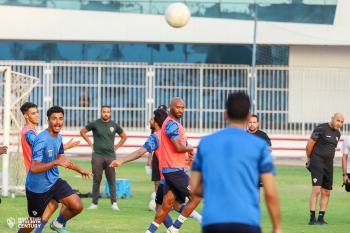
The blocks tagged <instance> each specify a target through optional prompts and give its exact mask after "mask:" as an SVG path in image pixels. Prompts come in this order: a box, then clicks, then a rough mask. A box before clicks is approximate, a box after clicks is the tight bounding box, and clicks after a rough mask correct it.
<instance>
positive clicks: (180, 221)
mask: <svg viewBox="0 0 350 233" xmlns="http://www.w3.org/2000/svg"><path fill="white" fill-rule="evenodd" d="M186 219H187V218H186V217H184V216H182V215H181V214H180V216H179V217H178V218H177V219H176V221H175V222H174V225H173V226H174V227H175V228H177V229H180V228H181V226H182V224H183V223H184V222H185V221H186Z"/></svg>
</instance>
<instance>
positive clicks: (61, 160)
mask: <svg viewBox="0 0 350 233" xmlns="http://www.w3.org/2000/svg"><path fill="white" fill-rule="evenodd" d="M56 165H57V166H61V167H64V168H68V167H70V166H72V165H73V164H72V162H71V161H70V160H68V159H66V158H65V157H63V156H60V157H58V158H57V160H56Z"/></svg>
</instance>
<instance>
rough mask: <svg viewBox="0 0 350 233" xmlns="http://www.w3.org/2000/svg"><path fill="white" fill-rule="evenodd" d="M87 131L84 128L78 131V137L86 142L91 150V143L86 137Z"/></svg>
mask: <svg viewBox="0 0 350 233" xmlns="http://www.w3.org/2000/svg"><path fill="white" fill-rule="evenodd" d="M87 132H88V130H87V129H86V128H85V127H84V128H82V129H81V130H80V136H81V137H82V138H83V139H84V140H85V141H86V143H87V144H88V145H89V146H90V147H91V149H92V150H93V149H94V146H93V145H92V142H91V140H90V138H89V136H88V135H87Z"/></svg>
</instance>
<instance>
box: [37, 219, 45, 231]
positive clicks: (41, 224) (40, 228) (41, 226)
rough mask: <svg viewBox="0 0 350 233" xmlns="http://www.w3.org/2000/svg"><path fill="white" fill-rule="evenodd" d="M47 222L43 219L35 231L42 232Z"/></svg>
mask: <svg viewBox="0 0 350 233" xmlns="http://www.w3.org/2000/svg"><path fill="white" fill-rule="evenodd" d="M46 223H47V221H45V220H41V221H40V224H39V226H38V227H37V228H35V233H41V232H42V231H43V230H44V227H45V224H46Z"/></svg>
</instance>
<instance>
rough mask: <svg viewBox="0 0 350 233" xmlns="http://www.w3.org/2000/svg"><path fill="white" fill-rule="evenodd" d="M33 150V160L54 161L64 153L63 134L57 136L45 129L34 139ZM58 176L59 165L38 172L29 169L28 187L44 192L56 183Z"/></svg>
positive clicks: (41, 161)
mask: <svg viewBox="0 0 350 233" xmlns="http://www.w3.org/2000/svg"><path fill="white" fill-rule="evenodd" d="M32 150H33V152H32V160H35V161H38V162H40V163H49V162H51V161H54V160H56V159H57V156H58V155H59V154H64V150H63V144H62V136H61V135H60V134H58V136H57V138H55V137H53V136H52V135H51V134H49V132H48V131H47V130H44V131H43V132H41V133H40V134H39V135H38V136H36V138H35V139H34V142H33V145H32ZM58 178H59V172H58V168H57V166H55V167H52V168H51V169H49V170H47V171H45V172H42V173H38V174H33V173H32V172H31V171H29V173H28V176H27V180H26V188H27V189H28V190H29V191H31V192H34V193H44V192H46V191H48V190H49V189H50V188H51V187H52V186H53V185H54V184H55V182H56V181H57V179H58Z"/></svg>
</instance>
